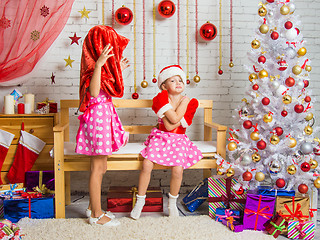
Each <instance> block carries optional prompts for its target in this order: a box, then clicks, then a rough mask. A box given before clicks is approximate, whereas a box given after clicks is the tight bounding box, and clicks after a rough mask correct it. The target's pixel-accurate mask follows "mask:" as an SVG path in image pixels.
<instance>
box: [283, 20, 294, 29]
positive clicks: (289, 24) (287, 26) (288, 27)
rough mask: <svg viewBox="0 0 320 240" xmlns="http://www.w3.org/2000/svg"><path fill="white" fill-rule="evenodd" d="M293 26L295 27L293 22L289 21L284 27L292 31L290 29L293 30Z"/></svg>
mask: <svg viewBox="0 0 320 240" xmlns="http://www.w3.org/2000/svg"><path fill="white" fill-rule="evenodd" d="M292 26H293V24H292V22H290V21H287V22H286V23H285V24H284V27H285V28H286V29H290V28H292Z"/></svg>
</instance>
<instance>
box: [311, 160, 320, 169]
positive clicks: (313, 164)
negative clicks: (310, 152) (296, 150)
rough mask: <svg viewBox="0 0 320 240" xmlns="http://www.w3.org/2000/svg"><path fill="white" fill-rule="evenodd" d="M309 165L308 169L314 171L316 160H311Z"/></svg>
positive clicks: (316, 165)
mask: <svg viewBox="0 0 320 240" xmlns="http://www.w3.org/2000/svg"><path fill="white" fill-rule="evenodd" d="M309 165H310V167H311V168H312V169H316V168H317V167H318V162H317V161H316V160H314V159H311V160H310V161H309Z"/></svg>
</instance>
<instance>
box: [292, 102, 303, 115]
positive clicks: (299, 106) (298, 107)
mask: <svg viewBox="0 0 320 240" xmlns="http://www.w3.org/2000/svg"><path fill="white" fill-rule="evenodd" d="M303 110H304V106H303V105H302V104H296V105H295V106H294V111H295V112H296V113H302V112H303Z"/></svg>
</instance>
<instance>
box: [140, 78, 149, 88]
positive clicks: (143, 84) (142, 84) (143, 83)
mask: <svg viewBox="0 0 320 240" xmlns="http://www.w3.org/2000/svg"><path fill="white" fill-rule="evenodd" d="M141 87H143V88H146V87H148V82H147V81H146V80H143V81H142V82H141Z"/></svg>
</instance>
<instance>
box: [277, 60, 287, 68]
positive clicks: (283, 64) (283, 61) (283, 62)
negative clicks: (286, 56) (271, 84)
mask: <svg viewBox="0 0 320 240" xmlns="http://www.w3.org/2000/svg"><path fill="white" fill-rule="evenodd" d="M278 64H279V66H280V67H279V68H278V69H279V70H280V71H285V70H286V69H287V68H288V64H287V62H286V60H280V61H279V62H278Z"/></svg>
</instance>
